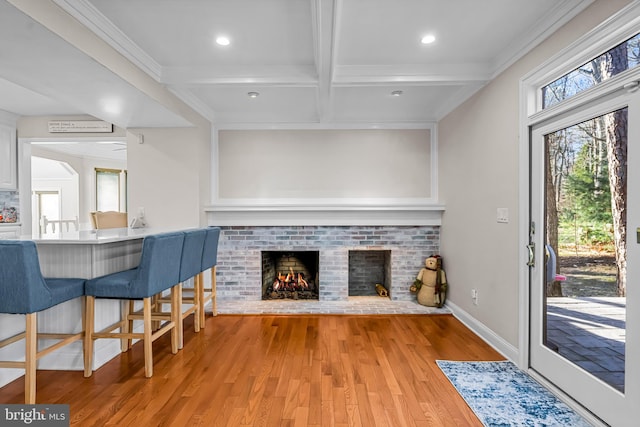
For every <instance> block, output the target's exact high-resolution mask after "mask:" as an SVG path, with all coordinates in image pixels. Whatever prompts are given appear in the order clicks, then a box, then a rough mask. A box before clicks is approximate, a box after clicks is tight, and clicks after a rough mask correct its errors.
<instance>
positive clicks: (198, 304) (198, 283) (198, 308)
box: [193, 274, 203, 332]
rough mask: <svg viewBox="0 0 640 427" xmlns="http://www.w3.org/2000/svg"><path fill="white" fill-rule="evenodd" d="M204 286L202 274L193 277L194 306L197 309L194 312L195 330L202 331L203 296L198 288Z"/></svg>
mask: <svg viewBox="0 0 640 427" xmlns="http://www.w3.org/2000/svg"><path fill="white" fill-rule="evenodd" d="M202 286H203V285H202V281H201V280H200V274H196V275H195V276H194V277H193V307H194V308H195V311H194V313H193V330H194V331H195V332H200V313H201V312H202V308H201V306H202V304H201V301H202V300H201V299H200V298H201V296H200V291H199V290H198V289H199V288H201V287H202Z"/></svg>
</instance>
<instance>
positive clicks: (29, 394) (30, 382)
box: [24, 313, 38, 404]
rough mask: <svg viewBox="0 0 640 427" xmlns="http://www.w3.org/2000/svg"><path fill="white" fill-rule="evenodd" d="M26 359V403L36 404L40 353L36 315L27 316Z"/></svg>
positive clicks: (29, 314)
mask: <svg viewBox="0 0 640 427" xmlns="http://www.w3.org/2000/svg"><path fill="white" fill-rule="evenodd" d="M25 339H26V342H25V358H24V403H26V404H34V403H36V361H37V359H36V358H37V352H38V319H37V315H36V313H28V314H27V327H26V337H25Z"/></svg>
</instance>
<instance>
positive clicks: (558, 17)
mask: <svg viewBox="0 0 640 427" xmlns="http://www.w3.org/2000/svg"><path fill="white" fill-rule="evenodd" d="M591 2H592V0H535V1H532V0H483V1H477V0H449V1H443V0H234V1H230V0H135V1H132V0H41V2H30V3H33V4H34V5H32V6H30V7H32V8H34V9H38V8H43V7H45V6H43V5H45V3H46V4H48V6H47V7H51V5H52V4H53V5H54V6H57V7H61V8H63V9H64V10H65V11H66V12H67V13H69V14H70V15H72V16H73V17H75V18H76V19H77V20H79V21H80V22H81V23H82V24H83V25H85V26H86V27H87V28H89V29H90V30H91V31H92V32H94V33H95V34H97V35H98V36H99V37H100V38H102V39H103V40H105V41H106V42H108V43H109V44H110V45H111V46H112V47H114V48H115V49H116V50H117V51H118V52H120V53H121V54H122V55H124V56H125V57H126V58H128V59H129V60H130V61H132V62H133V63H134V64H135V65H137V66H138V67H140V68H141V69H142V70H143V71H144V72H146V73H147V74H148V75H150V76H151V77H152V78H153V79H155V80H156V82H158V83H160V84H162V85H164V86H165V87H166V88H168V89H169V90H170V91H171V92H173V93H174V94H175V95H177V96H178V97H179V98H181V99H182V100H183V101H184V102H185V103H186V104H188V105H189V106H191V107H192V108H193V109H195V110H196V111H198V112H199V113H200V114H201V115H203V116H205V117H206V118H208V119H209V120H211V121H212V122H214V123H216V124H217V125H218V126H220V127H247V126H265V125H274V124H280V125H281V124H287V125H294V126H295V125H299V124H305V125H309V124H312V125H314V124H318V125H320V126H322V125H327V126H332V125H341V124H366V125H368V126H370V125H377V124H381V125H385V124H387V125H399V126H403V125H406V126H413V125H416V124H417V125H420V124H424V123H429V122H433V121H437V120H438V119H440V118H442V117H443V116H444V115H446V114H447V113H448V112H450V111H451V110H452V109H453V108H455V107H456V106H457V105H459V104H460V103H461V102H463V101H464V100H465V99H467V98H468V97H469V96H470V95H471V94H473V93H474V92H475V91H477V90H478V89H479V88H481V87H482V86H483V85H484V84H486V83H487V82H488V81H489V80H490V79H492V78H493V77H495V75H496V74H497V73H499V72H501V71H502V70H504V69H505V68H506V67H507V66H509V65H510V64H512V63H513V61H515V60H517V59H518V58H519V57H521V56H522V55H523V54H525V53H526V52H527V51H529V50H530V49H531V48H532V47H534V46H535V45H537V44H538V43H539V42H540V41H542V40H543V39H544V38H545V37H546V36H548V35H549V34H550V33H551V32H552V31H554V30H555V29H557V28H558V27H559V26H560V25H562V24H564V23H565V22H566V21H567V20H569V19H570V18H571V17H573V16H575V14H577V13H578V12H580V11H581V10H583V9H584V8H585V7H586V6H587V5H589V4H590V3H591ZM11 3H15V4H16V5H17V6H18V7H19V8H21V9H23V10H26V9H25V7H24V6H21V5H20V3H24V2H21V1H18V0H0V109H2V110H6V111H10V112H13V113H16V114H19V115H53V114H78V113H86V114H91V115H93V116H95V117H98V118H101V119H103V120H107V121H110V122H112V123H114V124H116V125H118V126H121V127H142V126H185V125H189V123H188V121H187V120H186V119H185V118H183V117H180V115H179V114H177V113H176V112H175V110H174V109H171V108H169V106H167V105H163V103H162V101H159V100H157V99H155V98H154V97H152V96H150V94H149V93H148V91H146V90H145V89H141V88H138V87H135V86H134V85H132V84H130V83H129V82H130V80H128V79H126V78H123V76H122V74H121V73H120V72H119V70H112V69H109V68H107V67H106V66H105V65H104V64H102V63H101V62H100V60H98V59H94V58H91V57H89V56H88V55H86V54H85V53H84V52H83V51H82V50H81V49H79V48H78V46H75V45H78V44H79V43H80V42H81V40H79V37H76V40H74V39H73V36H72V37H71V38H69V37H67V38H69V39H70V40H71V41H72V42H73V45H72V44H69V43H68V42H67V41H65V40H64V39H63V38H61V37H60V36H59V35H57V34H55V33H53V32H52V31H50V30H48V29H47V28H45V27H44V26H43V25H41V24H40V21H42V18H41V17H40V18H38V15H37V14H35V13H32V12H30V11H28V13H29V14H30V15H32V16H34V17H35V18H32V17H30V16H28V15H27V14H25V13H24V12H22V11H21V10H19V9H18V8H16V7H14V6H13V5H12V4H11ZM42 10H46V9H42ZM428 33H430V34H433V35H435V36H436V41H435V43H433V44H431V45H423V44H421V43H420V39H421V37H422V36H423V35H425V34H428ZM218 35H226V36H228V37H229V38H230V40H231V44H230V45H229V46H219V45H217V44H216V43H215V42H214V40H215V38H216V37H217V36H218ZM395 90H401V91H402V92H403V93H402V95H401V96H399V97H394V96H391V92H392V91H395ZM248 92H259V94H260V95H259V96H258V97H257V98H249V97H248V96H247V93H248ZM110 99H112V100H117V101H118V102H119V103H120V111H119V112H113V111H111V112H109V111H105V106H106V104H107V103H109V102H110Z"/></svg>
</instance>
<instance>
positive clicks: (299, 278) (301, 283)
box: [298, 273, 309, 289]
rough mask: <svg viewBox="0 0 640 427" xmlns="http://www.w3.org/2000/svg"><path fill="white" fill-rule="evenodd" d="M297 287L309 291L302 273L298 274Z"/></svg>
mask: <svg viewBox="0 0 640 427" xmlns="http://www.w3.org/2000/svg"><path fill="white" fill-rule="evenodd" d="M298 285H299V286H301V287H303V288H304V289H309V284H308V283H307V281H306V280H304V275H303V274H302V273H298Z"/></svg>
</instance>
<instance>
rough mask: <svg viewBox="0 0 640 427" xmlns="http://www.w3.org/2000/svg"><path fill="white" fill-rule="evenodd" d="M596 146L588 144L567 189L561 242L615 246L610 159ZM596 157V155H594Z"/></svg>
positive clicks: (574, 169)
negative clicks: (608, 161)
mask: <svg viewBox="0 0 640 427" xmlns="http://www.w3.org/2000/svg"><path fill="white" fill-rule="evenodd" d="M594 144H598V142H597V141H596V140H592V141H589V142H587V143H585V144H584V145H583V146H582V147H581V149H580V151H579V152H578V155H577V156H576V160H575V163H574V165H573V168H572V170H571V173H570V174H568V175H567V177H566V180H565V185H564V190H565V191H564V192H563V193H564V200H563V203H562V204H561V208H560V215H559V221H560V224H559V230H558V231H559V233H558V234H559V236H558V237H559V240H560V242H561V243H576V244H583V245H590V246H602V245H608V244H611V243H612V242H613V229H612V225H611V224H612V223H613V219H612V215H611V188H610V185H609V178H608V163H607V159H606V156H604V155H603V153H602V152H600V153H599V154H600V155H598V149H603V148H602V147H598V146H596V145H594ZM594 153H595V154H594Z"/></svg>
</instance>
